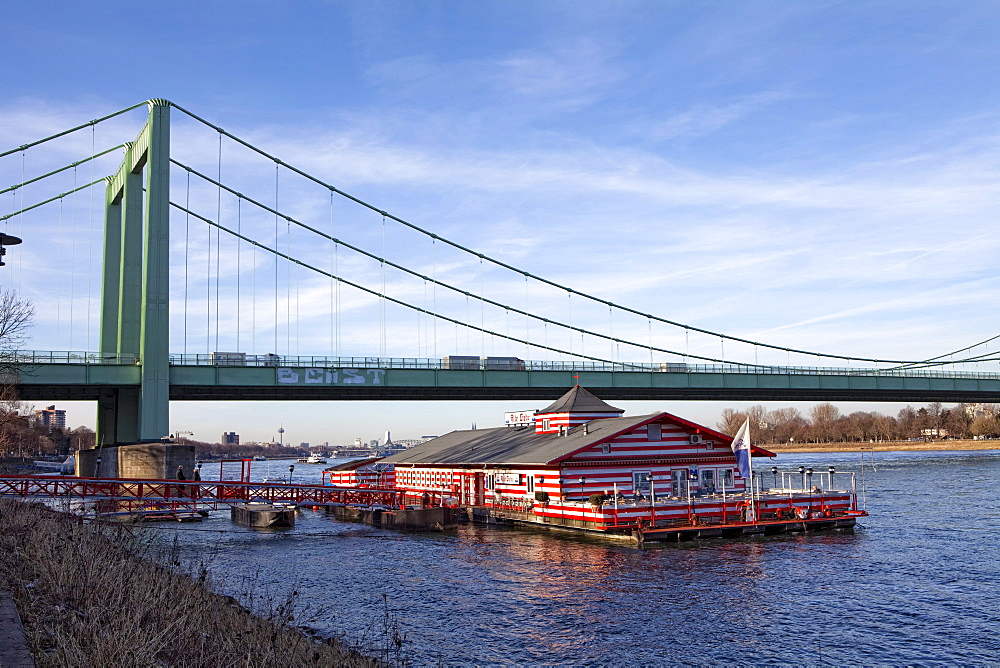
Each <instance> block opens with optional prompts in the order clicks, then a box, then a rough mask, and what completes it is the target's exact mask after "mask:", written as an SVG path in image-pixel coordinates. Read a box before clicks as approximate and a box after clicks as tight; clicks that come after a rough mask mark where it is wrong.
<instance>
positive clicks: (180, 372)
mask: <svg viewBox="0 0 1000 668" xmlns="http://www.w3.org/2000/svg"><path fill="white" fill-rule="evenodd" d="M168 371H169V389H168V391H169V397H170V399H171V400H180V401H185V400H187V401H193V400H219V401H228V400H266V401H303V400H336V401H350V400H406V401H421V400H426V401H436V400H484V399H489V400H510V401H519V400H524V399H546V398H548V399H554V398H556V397H557V396H558V395H559V394H560V393H561V392H562V391H563V390H564V389H565V388H567V387H570V386H572V385H573V384H574V383H576V382H577V378H576V376H579V380H580V382H581V383H583V384H584V385H586V386H587V387H591V388H594V390H595V392H596V393H597V394H598V396H600V397H601V398H602V399H605V400H615V399H617V400H623V399H643V400H716V401H872V402H879V401H922V402H930V401H942V402H960V401H966V402H979V401H984V402H1000V379H997V378H981V379H975V378H926V377H901V376H882V375H877V374H855V375H836V374H830V375H825V374H810V375H799V374H762V375H755V374H723V373H662V372H645V373H639V372H611V371H583V372H574V371H454V370H444V369H347V368H338V369H326V368H312V369H310V368H305V367H301V368H275V367H234V366H193V365H192V366H184V365H172V366H170V367H169V370H168ZM142 373H143V371H142V368H141V367H139V366H138V365H134V364H131V365H130V364H119V365H116V364H90V365H86V364H36V365H22V375H21V382H20V388H21V391H22V393H23V396H24V397H25V398H26V399H29V400H36V399H37V400H64V399H81V398H84V399H98V401H103V402H105V404H113V405H115V406H116V407H117V408H118V409H121V408H122V407H127V406H128V405H129V404H128V402H129V401H130V397H132V396H135V397H137V396H138V394H137V393H138V391H139V389H140V387H141V383H142ZM736 376H740V379H739V382H732V381H733V379H734V378H735V377H736ZM114 392H117V394H114ZM130 392H131V394H130Z"/></svg>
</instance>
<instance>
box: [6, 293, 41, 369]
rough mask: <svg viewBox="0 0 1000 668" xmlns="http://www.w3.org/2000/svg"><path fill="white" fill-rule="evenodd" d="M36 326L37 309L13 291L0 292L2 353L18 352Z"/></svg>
mask: <svg viewBox="0 0 1000 668" xmlns="http://www.w3.org/2000/svg"><path fill="white" fill-rule="evenodd" d="M33 324H35V307H34V306H32V304H31V302H29V301H27V300H24V299H21V298H20V297H18V296H17V293H16V292H14V291H13V290H0V353H8V354H9V353H11V352H13V351H15V350H17V349H18V348H19V347H20V346H21V344H22V343H24V340H25V339H26V338H27V336H28V330H29V329H30V328H31V326H32V325H33Z"/></svg>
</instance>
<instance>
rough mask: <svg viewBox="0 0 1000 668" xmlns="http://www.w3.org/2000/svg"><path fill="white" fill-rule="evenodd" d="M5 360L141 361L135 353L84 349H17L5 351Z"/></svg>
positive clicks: (38, 361)
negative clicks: (95, 351)
mask: <svg viewBox="0 0 1000 668" xmlns="http://www.w3.org/2000/svg"><path fill="white" fill-rule="evenodd" d="M2 358H3V361H4V362H10V363H14V364H115V365H119V366H120V365H123V364H125V365H133V364H138V363H139V356H138V355H136V354H133V353H94V352H87V351H83V350H15V351H12V352H7V353H3V355H2Z"/></svg>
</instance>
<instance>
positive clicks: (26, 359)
mask: <svg viewBox="0 0 1000 668" xmlns="http://www.w3.org/2000/svg"><path fill="white" fill-rule="evenodd" d="M4 361H6V362H10V363H16V364H115V365H123V364H126V365H130V364H138V363H139V362H140V359H139V357H138V355H133V354H114V353H95V352H86V351H38V350H21V351H14V352H10V353H6V354H5V355H4ZM170 364H172V365H175V366H215V367H306V368H330V369H337V368H339V369H431V370H447V371H573V372H578V371H593V372H611V373H654V374H665V373H670V374H740V375H765V376H773V375H796V376H801V375H809V376H815V375H823V376H881V377H898V378H950V379H954V378H968V379H977V380H984V379H985V380H998V379H1000V373H991V372H972V371H945V370H935V369H905V368H899V367H893V368H876V367H868V368H865V367H851V368H847V367H819V366H765V365H754V364H688V363H684V362H652V363H649V362H616V363H607V362H593V361H586V360H575V361H574V360H563V361H545V360H519V359H514V358H510V359H508V358H500V359H491V358H482V359H480V360H475V359H472V360H461V361H460V362H456V361H454V360H448V359H447V358H444V359H435V358H421V357H337V356H328V355H274V354H266V355H246V354H242V353H210V354H175V355H170Z"/></svg>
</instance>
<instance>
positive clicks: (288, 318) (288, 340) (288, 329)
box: [285, 218, 292, 353]
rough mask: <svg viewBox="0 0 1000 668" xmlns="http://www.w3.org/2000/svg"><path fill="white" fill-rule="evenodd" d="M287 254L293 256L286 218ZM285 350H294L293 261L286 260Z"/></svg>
mask: <svg viewBox="0 0 1000 668" xmlns="http://www.w3.org/2000/svg"><path fill="white" fill-rule="evenodd" d="M285 255H286V256H287V257H291V256H292V223H291V221H289V220H288V219H287V218H286V219H285ZM285 350H286V351H288V352H289V353H291V352H292V263H291V262H290V261H289V260H285Z"/></svg>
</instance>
